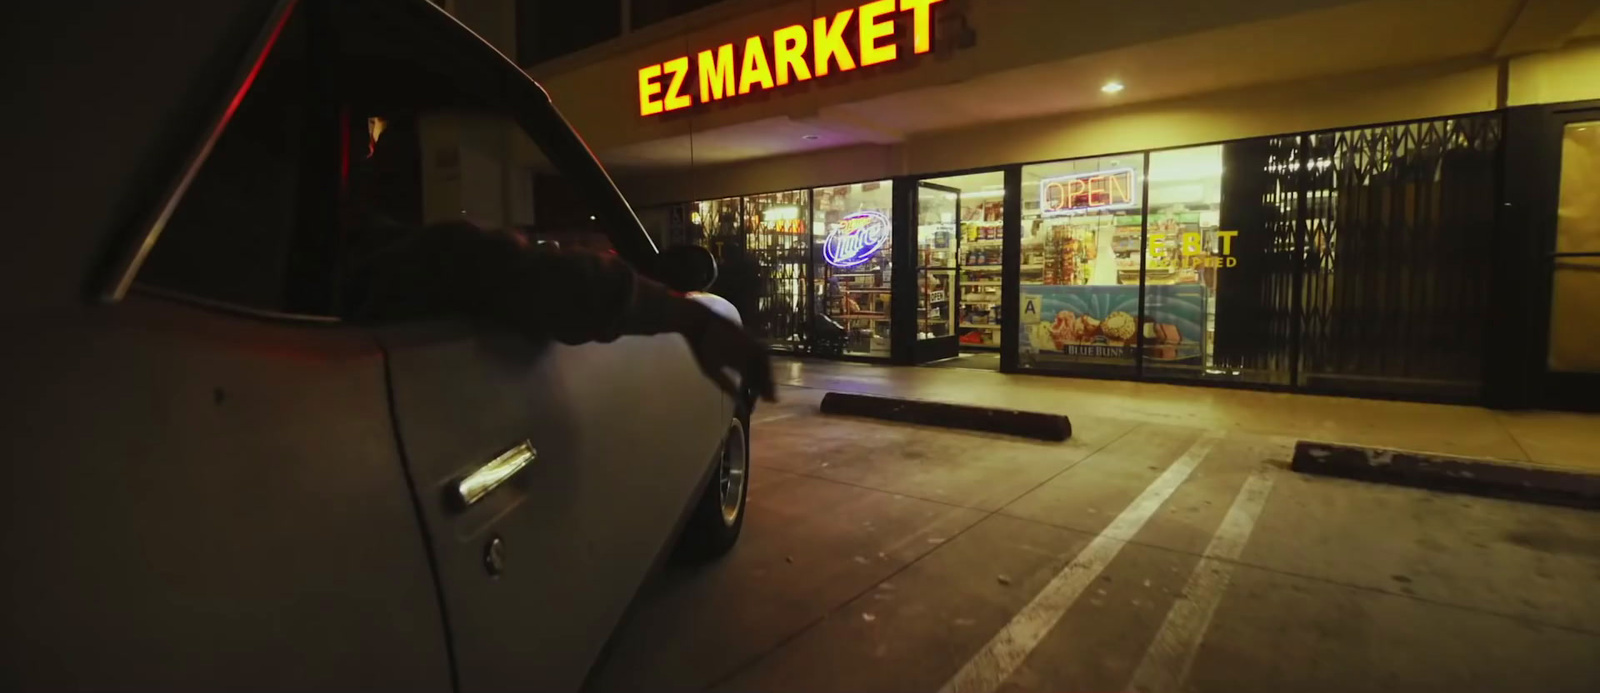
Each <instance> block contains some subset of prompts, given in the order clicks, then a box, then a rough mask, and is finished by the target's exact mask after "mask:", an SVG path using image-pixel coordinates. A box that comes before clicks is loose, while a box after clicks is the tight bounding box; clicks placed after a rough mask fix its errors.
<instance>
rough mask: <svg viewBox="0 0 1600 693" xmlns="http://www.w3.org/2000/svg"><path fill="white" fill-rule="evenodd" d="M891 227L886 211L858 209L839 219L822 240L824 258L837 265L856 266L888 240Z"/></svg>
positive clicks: (875, 252)
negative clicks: (859, 210)
mask: <svg viewBox="0 0 1600 693" xmlns="http://www.w3.org/2000/svg"><path fill="white" fill-rule="evenodd" d="M891 233H892V227H891V226H890V224H889V217H888V216H886V215H884V213H883V212H856V213H855V214H852V215H850V216H847V217H845V218H843V219H841V220H839V224H838V225H837V226H834V228H833V231H832V232H830V233H829V234H828V237H827V238H826V239H824V240H823V241H822V259H824V260H827V261H828V264H830V265H833V266H834V267H839V268H846V267H855V266H856V265H859V264H861V263H863V262H866V261H867V260H870V259H872V256H873V255H875V254H877V252H878V251H879V250H881V249H882V248H883V245H884V244H885V243H888V242H889V235H890V234H891Z"/></svg>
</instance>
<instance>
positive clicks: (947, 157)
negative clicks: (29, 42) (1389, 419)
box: [536, 0, 1600, 407]
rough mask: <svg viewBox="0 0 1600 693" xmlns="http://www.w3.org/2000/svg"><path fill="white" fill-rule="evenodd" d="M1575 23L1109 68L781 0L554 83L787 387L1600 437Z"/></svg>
mask: <svg viewBox="0 0 1600 693" xmlns="http://www.w3.org/2000/svg"><path fill="white" fill-rule="evenodd" d="M1155 3H1156V4H1155V5H1152V7H1151V8H1148V10H1147V14H1160V13H1171V14H1173V15H1174V16H1177V15H1178V14H1181V13H1183V12H1186V11H1187V10H1188V8H1189V6H1190V3H1185V2H1181V1H1180V0H1155ZM1555 4H1557V3H1553V2H1547V1H1546V0H1534V1H1533V2H1519V1H1517V0H1483V1H1482V2H1481V3H1479V9H1481V10H1483V11H1481V12H1477V13H1462V12H1454V11H1442V10H1441V8H1442V6H1434V5H1429V4H1427V3H1425V2H1421V1H1420V0H1370V1H1368V2H1355V1H1354V0H1333V1H1332V2H1328V1H1327V0H1289V1H1288V2H1283V3H1270V5H1272V6H1273V8H1272V9H1271V11H1265V10H1263V9H1262V8H1257V7H1254V6H1251V7H1245V6H1243V5H1241V6H1237V7H1235V6H1229V7H1218V8H1213V9H1214V10H1215V12H1214V13H1213V15H1209V16H1208V19H1207V21H1205V22H1197V21H1196V22H1190V21H1188V20H1185V21H1183V22H1175V23H1172V24H1170V25H1169V24H1164V23H1162V22H1149V21H1145V20H1144V19H1142V18H1141V17H1139V16H1135V15H1115V14H1107V15H1105V16H1103V17H1098V18H1097V20H1098V21H1097V24H1096V31H1095V32H1093V34H1094V35H1093V38H1094V39H1095V40H1093V41H1087V40H1083V39H1086V38H1088V37H1087V36H1077V39H1076V40H1063V34H1062V33H1061V27H1062V25H1063V22H1069V21H1070V22H1076V21H1078V20H1081V19H1082V18H1081V17H1078V16H1076V15H1072V16H1070V17H1069V16H1068V15H1067V14H1066V13H1064V11H1063V9H1062V8H1061V6H1060V4H1059V3H1056V2H1053V1H1051V0H965V1H962V2H956V1H954V0H926V1H916V2H911V1H907V0H901V1H900V2H872V3H865V4H862V3H858V2H854V1H853V0H838V1H837V2H824V3H817V2H802V1H800V0H790V1H787V2H779V3H773V4H772V6H771V7H770V8H767V9H762V10H759V11H755V10H752V11H751V12H750V13H748V14H744V15H739V16H731V15H730V16H729V17H727V18H725V19H719V20H716V21H712V20H711V17H710V15H709V14H708V15H706V17H705V18H703V19H704V21H702V22H699V23H694V22H689V21H688V20H686V21H685V23H684V26H683V27H682V29H683V31H681V32H679V33H678V34H676V35H674V36H672V37H671V38H665V36H666V33H667V32H663V34H662V36H663V37H662V38H659V39H658V38H649V37H641V38H640V39H639V40H638V42H637V43H636V45H628V46H619V47H617V49H616V50H614V51H610V52H597V53H596V55H595V56H594V59H593V60H573V61H570V62H569V64H567V65H565V66H557V67H553V68H551V69H549V70H547V71H543V72H541V73H539V74H538V75H536V76H539V77H540V78H541V80H542V81H543V83H544V84H545V85H546V86H547V87H551V86H552V85H553V89H552V91H553V93H554V94H555V95H556V98H557V101H558V102H562V99H563V98H569V99H570V100H569V101H567V102H566V103H569V104H571V105H572V108H573V110H572V111H571V112H575V113H577V114H579V115H578V117H576V118H574V120H579V121H582V122H583V124H584V126H585V128H586V130H585V131H586V137H587V136H588V134H587V133H594V132H598V133H599V134H598V135H597V136H596V141H601V142H603V145H602V146H600V147H597V151H599V152H600V153H601V156H602V159H604V160H606V163H607V164H608V165H616V166H618V167H622V166H635V167H637V170H636V171H633V172H630V173H629V174H628V175H627V176H625V177H619V184H620V185H621V186H622V187H623V189H624V190H625V191H626V192H627V193H628V195H629V196H630V198H631V199H634V200H636V201H639V202H641V203H642V204H643V206H645V207H646V209H644V210H641V217H642V218H644V219H645V220H646V222H647V224H649V225H651V226H652V229H653V232H654V233H656V235H657V237H658V239H660V240H662V241H663V242H664V243H666V244H673V243H699V244H703V245H705V246H707V247H708V248H711V249H712V251H713V252H714V253H715V254H716V255H717V256H718V257H719V259H720V260H721V261H722V268H723V276H722V279H721V282H720V284H719V286H718V287H717V290H718V291H721V292H723V293H724V294H725V295H728V296H729V297H730V298H732V299H734V300H735V302H736V303H739V304H740V306H741V310H742V312H743V314H744V315H745V316H746V321H747V323H748V324H749V327H750V329H752V330H753V331H755V332H756V333H757V334H758V335H760V336H761V338H762V339H764V340H765V341H766V342H767V343H768V344H769V345H770V346H771V348H772V349H774V350H776V351H782V352H786V353H794V354H802V355H811V356H818V357H825V358H843V359H861V360H872V361H881V362H889V363H900V364H929V365H932V366H939V367H946V366H957V367H978V368H985V369H992V370H999V371H1003V372H1008V373H1037V374H1046V375H1065V376H1074V377H1091V378H1116V379H1137V380H1146V381H1161V382H1178V383H1205V384H1215V385H1223V386H1238V387H1256V388H1268V389H1278V390H1289V391H1297V392H1317V393H1331V394H1346V395H1357V396H1369V397H1388V398H1402V399H1427V400H1442V401H1455V402H1471V403H1486V404H1490V405H1494V406H1508V407H1516V406H1551V407H1584V406H1590V407H1600V401H1597V402H1595V403H1590V404H1588V405H1585V402H1587V401H1588V400H1589V399H1595V398H1592V397H1589V396H1588V395H1587V393H1589V392H1592V391H1593V390H1594V388H1595V387H1596V386H1600V363H1597V360H1596V358H1595V356H1594V355H1595V354H1600V349H1596V348H1594V347H1593V346H1592V344H1593V343H1594V340H1596V339H1600V322H1597V321H1596V320H1594V319H1593V315H1594V313H1595V311H1596V310H1600V308H1597V306H1600V303H1597V302H1596V301H1597V298H1596V297H1597V296H1600V282H1597V281H1596V280H1595V279H1594V278H1595V277H1596V276H1600V272H1597V271H1596V267H1600V264H1597V263H1600V244H1597V243H1596V242H1594V238H1596V237H1600V236H1597V234H1596V233H1595V232H1594V229H1595V228H1596V227H1595V223H1596V222H1595V221H1594V220H1595V219H1597V218H1600V213H1597V212H1596V211H1595V210H1596V207H1595V205H1593V204H1591V203H1592V202H1593V201H1594V200H1593V199H1591V198H1593V197H1594V196H1593V195H1591V194H1590V193H1591V192H1592V191H1593V189H1594V188H1595V186H1594V185H1593V179H1594V178H1595V176H1597V175H1600V173H1597V171H1600V169H1596V168H1595V166H1596V164H1595V162H1596V161H1600V154H1597V153H1596V146H1597V145H1596V141H1597V139H1596V137H1595V136H1594V133H1596V132H1600V125H1596V123H1600V105H1597V103H1596V102H1593V101H1590V100H1593V99H1597V98H1600V82H1596V81H1595V80H1594V78H1593V76H1594V75H1595V74H1600V15H1594V16H1592V17H1591V16H1588V15H1584V14H1582V13H1580V12H1579V10H1580V9H1581V8H1578V7H1576V6H1571V7H1566V6H1564V7H1563V8H1554V7H1553V5H1555ZM1247 5H1249V4H1248V3H1247ZM729 7H730V8H731V7H733V6H732V5H729ZM1262 7H1265V6H1262ZM1558 9H1559V10H1560V12H1561V13H1564V14H1562V20H1561V21H1557V20H1555V19H1553V17H1554V16H1555V15H1553V14H1551V12H1556V11H1557V10H1558ZM691 24H693V26H691ZM1180 24H1181V25H1182V26H1179V25H1180ZM1329 36H1337V37H1338V38H1339V39H1340V40H1338V41H1329V40H1327V38H1328V37H1329ZM1395 36H1408V37H1410V39H1409V40H1407V41H1404V42H1399V43H1397V42H1395V40H1394V37H1395ZM1308 46H1314V49H1312V50H1307V47H1308ZM1241 47H1247V49H1242V48H1241ZM1402 49H1403V50H1402ZM1488 56H1492V57H1488ZM597 84H605V85H610V88H606V89H596V88H595V85H597ZM563 94H566V95H569V96H568V97H563V96H562V95H563ZM564 108H565V106H564ZM591 126H592V127H591ZM664 203H665V204H664Z"/></svg>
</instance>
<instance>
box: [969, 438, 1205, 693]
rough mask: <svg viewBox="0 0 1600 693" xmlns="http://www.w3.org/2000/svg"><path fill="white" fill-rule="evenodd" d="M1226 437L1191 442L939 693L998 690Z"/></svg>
mask: <svg viewBox="0 0 1600 693" xmlns="http://www.w3.org/2000/svg"><path fill="white" fill-rule="evenodd" d="M1221 437H1222V436H1221V435H1220V434H1217V433H1206V434H1204V435H1202V436H1201V437H1200V439H1199V440H1196V441H1195V442H1194V444H1193V445H1190V446H1189V449H1188V450H1186V451H1184V453H1183V455H1182V456H1180V457H1179V458H1178V459H1177V461H1175V462H1173V463H1172V466H1170V467H1167V470H1166V471H1165V472H1162V474H1161V476H1159V477H1156V480H1155V481H1154V482H1152V483H1151V484H1150V485H1149V486H1148V487H1146V488H1145V490H1144V492H1143V493H1140V494H1139V497H1138V498H1135V499H1134V500H1133V502H1132V503H1130V504H1129V505H1128V507H1127V508H1126V509H1124V510H1123V511H1122V514H1120V515H1117V518H1116V519H1115V520H1112V521H1111V524H1110V525H1107V526H1106V528H1105V529H1104V530H1101V532H1100V534H1099V535H1098V536H1096V537H1095V538H1094V540H1093V541H1091V542H1089V545H1088V546H1086V547H1084V549H1083V551H1081V552H1079V553H1078V556H1077V557H1076V558H1074V559H1072V562H1071V563H1068V564H1067V567H1065V568H1063V569H1061V572H1060V573H1058V574H1056V576H1055V577H1054V578H1052V579H1051V580H1050V584H1048V585H1045V587H1044V589H1043V590H1041V591H1040V592H1039V594H1038V595H1037V596H1035V597H1034V598H1033V601H1031V602H1029V603H1028V605H1027V606H1025V607H1023V608H1022V610H1021V611H1019V612H1017V615H1016V616H1015V617H1013V618H1012V619H1011V622H1010V623H1008V624H1006V627H1004V628H1001V629H1000V632H999V633H997V634H995V636H994V638H992V639H990V640H989V644H987V645H985V646H984V647H983V649H982V650H979V651H978V654H977V655H975V656H973V658H972V659H971V660H969V661H968V662H967V663H966V665H964V666H962V667H961V670H960V671H958V672H956V675H955V676H953V677H951V678H950V680H949V681H947V682H945V684H944V686H942V687H940V689H939V691H940V693H993V691H994V690H995V689H997V688H999V687H1000V685H1001V684H1002V683H1005V681H1006V679H1008V678H1010V677H1011V674H1012V673H1013V672H1015V671H1016V670H1017V667H1019V666H1022V662H1023V661H1024V660H1026V659H1027V658H1028V655H1029V653H1031V652H1033V648H1035V647H1037V646H1038V645H1039V642H1040V641H1042V640H1044V637H1045V635H1047V634H1049V632H1050V630H1051V629H1052V628H1054V627H1055V625H1056V623H1057V622H1059V621H1060V620H1061V616H1062V615H1063V614H1065V613H1066V612H1067V609H1069V608H1071V607H1072V604H1073V602H1075V601H1077V600H1078V597H1079V596H1080V595H1082V594H1083V591H1084V589H1086V588H1087V587H1088V586H1089V585H1090V584H1092V583H1093V582H1094V579H1095V577H1096V576H1098V575H1099V574H1100V571H1102V570H1105V567H1106V566H1107V565H1108V564H1110V563H1111V559H1113V558H1116V556H1117V553H1118V552H1119V551H1121V550H1122V547H1123V545H1124V543H1125V542H1126V540H1128V539H1132V538H1133V537H1134V536H1135V535H1137V534H1138V533H1139V529H1140V528H1142V527H1144V523H1145V522H1146V521H1147V520H1149V519H1150V516H1151V515H1154V514H1155V512H1156V510H1157V509H1158V508H1160V507H1161V504H1162V503H1165V502H1166V500H1167V498H1168V497H1170V496H1171V495H1172V493H1173V492H1174V491H1176V490H1177V489H1178V487H1179V486H1180V485H1182V484H1183V482H1184V480H1185V479H1188V478H1189V473H1190V472H1192V471H1194V468H1195V467H1196V466H1197V465H1199V464H1200V461H1201V460H1203V459H1205V456H1206V453H1208V452H1210V451H1211V448H1212V447H1213V446H1215V445H1216V444H1217V441H1218V440H1220V439H1221Z"/></svg>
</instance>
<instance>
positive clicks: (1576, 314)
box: [1546, 121, 1600, 373]
mask: <svg viewBox="0 0 1600 693" xmlns="http://www.w3.org/2000/svg"><path fill="white" fill-rule="evenodd" d="M1561 134H1562V137H1561V183H1560V186H1561V187H1560V189H1559V198H1558V199H1559V202H1558V203H1557V209H1556V256H1555V271H1554V273H1553V275H1552V277H1551V296H1550V348H1549V353H1548V354H1547V356H1546V363H1547V364H1548V367H1549V368H1550V370H1551V371H1555V372H1564V373H1600V346H1597V338H1600V317H1597V316H1600V121H1590V122H1580V123H1571V124H1568V125H1567V126H1566V127H1565V128H1564V129H1563V131H1562V133H1561Z"/></svg>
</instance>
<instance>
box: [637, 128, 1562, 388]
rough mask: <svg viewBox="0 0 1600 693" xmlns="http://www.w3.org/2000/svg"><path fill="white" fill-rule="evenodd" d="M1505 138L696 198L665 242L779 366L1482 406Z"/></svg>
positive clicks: (1287, 139)
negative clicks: (971, 369) (702, 268)
mask: <svg viewBox="0 0 1600 693" xmlns="http://www.w3.org/2000/svg"><path fill="white" fill-rule="evenodd" d="M1504 122H1505V114H1503V113H1481V114H1467V115H1461V116H1454V117H1447V118H1436V119H1429V120H1424V121H1415V122H1408V123H1398V124H1389V125H1379V126H1371V127H1357V128H1346V129H1340V130H1331V131H1319V132H1311V133H1296V134H1286V135H1281V136H1272V137H1262V138H1252V139H1246V140H1238V141H1232V142H1223V143H1217V144H1208V145H1202V146H1193V147H1181V148H1173V149H1162V150H1152V151H1142V152H1130V153H1123V154H1112V155H1105V156H1096V157H1088V158H1079V159H1071V160H1064V161H1048V162H1039V163H1027V164H1009V165H1003V166H999V167H997V168H994V169H991V170H986V171H977V172H963V173H959V174H956V175H936V176H921V177H905V178H896V179H892V180H886V181H872V182H864V183H855V184H849V185H837V186H823V187H817V188H811V189H804V190H793V191H786V192H777V193H765V194H757V195H749V196H744V197H732V198H724V199H717V200H703V201H696V202H692V203H684V204H679V205H671V206H669V207H670V208H671V209H673V210H677V211H674V212H672V213H671V214H670V215H671V216H674V217H676V218H678V219H679V220H680V221H679V222H678V224H677V226H676V228H677V231H676V232H674V234H675V235H674V238H673V241H674V242H693V243H701V244H704V245H706V246H707V247H709V248H711V249H712V250H713V252H714V253H715V254H716V255H718V257H719V258H721V259H722V262H723V266H724V267H725V268H727V270H726V271H728V272H730V273H732V274H733V275H735V276H743V274H745V273H748V274H750V275H752V276H753V277H754V279H753V281H752V282H751V283H750V284H749V285H748V286H752V287H754V288H753V290H752V291H751V293H752V297H751V298H750V299H749V305H750V306H751V307H752V308H751V309H747V314H748V315H750V316H751V318H750V319H749V322H750V324H751V327H752V329H754V330H755V331H756V332H757V333H758V334H759V335H761V337H762V338H764V339H766V340H767V341H768V343H769V344H770V345H771V346H772V348H774V349H775V350H780V351H785V352H791V353H798V354H809V355H815V356H822V357H842V358H852V359H873V360H882V361H889V362H896V363H930V362H932V363H937V364H938V365H950V364H952V363H955V362H956V361H959V362H960V364H961V365H965V366H978V367H988V368H994V369H998V370H1003V371H1007V372H1033V373H1042V374H1061V375H1071V376H1079V377H1105V378H1127V379H1143V380H1153V381H1172V382H1196V381H1199V382H1208V383H1216V384H1232V385H1243V386H1253V387H1266V388H1274V389H1292V390H1297V391H1309V392H1327V393H1340V394H1353V395H1366V396H1381V397H1402V398H1421V399H1437V400H1446V401H1478V400H1479V399H1481V393H1482V391H1483V387H1484V383H1485V378H1486V373H1489V372H1490V371H1493V370H1494V369H1493V368H1492V365H1493V364H1492V362H1491V360H1490V359H1488V352H1487V345H1488V341H1487V340H1488V339H1489V336H1490V335H1489V333H1488V331H1486V330H1485V325H1484V321H1483V318H1482V315H1483V313H1484V311H1485V310H1486V309H1487V307H1488V306H1489V305H1490V304H1491V303H1492V302H1493V300H1494V297H1493V296H1492V293H1491V291H1492V287H1493V286H1495V284H1496V281H1497V278H1496V273H1495V272H1494V271H1493V270H1494V267H1495V262H1494V258H1495V257H1496V254H1497V253H1500V252H1502V251H1503V250H1504V248H1503V246H1502V245H1500V244H1497V243H1496V242H1495V238H1496V225H1497V223H1501V220H1500V219H1499V218H1498V217H1497V204H1496V199H1497V195H1498V192H1497V191H1498V190H1499V188H1498V183H1497V181H1498V180H1499V179H1500V177H1501V176H1502V175H1503V168H1502V163H1501V161H1502V154H1503V151H1504V147H1503V129H1504V127H1505V125H1504ZM1580 132H1587V130H1584V131H1580ZM1569 135H1570V133H1569ZM1571 137H1575V136H1569V139H1570V138H1571ZM1569 146H1577V145H1569ZM1567 194H1569V195H1571V194H1572V193H1567ZM897 199H898V200H899V204H896V201H897ZM650 214H651V215H653V216H660V215H662V214H663V212H661V211H660V210H653V211H652V212H651V213H650ZM807 229H809V231H807ZM741 265H744V266H746V267H747V268H748V269H747V270H742V269H741V268H740V266H741ZM897 268H898V269H901V270H903V271H896V270H897ZM1564 276H1565V275H1564ZM1568 283H1570V280H1568ZM1569 293H1570V292H1569ZM1556 329H1557V330H1558V331H1559V329H1561V328H1560V327H1559V326H1558V327H1557V328H1556ZM1553 348H1557V349H1560V348H1564V347H1562V346H1561V345H1560V344H1559V343H1557V345H1556V346H1555V347H1553ZM1569 351H1570V350H1569ZM952 359H954V361H953V360H952Z"/></svg>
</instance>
